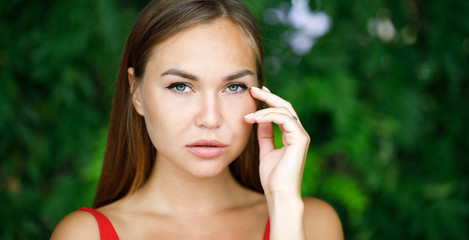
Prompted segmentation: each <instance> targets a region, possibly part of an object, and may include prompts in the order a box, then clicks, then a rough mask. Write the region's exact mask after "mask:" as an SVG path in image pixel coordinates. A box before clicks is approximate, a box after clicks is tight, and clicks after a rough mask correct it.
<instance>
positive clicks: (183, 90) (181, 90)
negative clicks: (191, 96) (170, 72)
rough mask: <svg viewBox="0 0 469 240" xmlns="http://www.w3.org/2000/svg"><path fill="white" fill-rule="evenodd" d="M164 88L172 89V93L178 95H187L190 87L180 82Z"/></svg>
mask: <svg viewBox="0 0 469 240" xmlns="http://www.w3.org/2000/svg"><path fill="white" fill-rule="evenodd" d="M166 88H168V89H173V90H174V91H176V92H178V93H187V92H190V91H191V87H189V86H188V85H187V84H185V83H182V82H176V83H173V84H171V85H169V86H168V87H166Z"/></svg>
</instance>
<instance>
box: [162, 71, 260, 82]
mask: <svg viewBox="0 0 469 240" xmlns="http://www.w3.org/2000/svg"><path fill="white" fill-rule="evenodd" d="M166 75H175V76H179V77H182V78H186V79H189V80H193V81H198V80H199V79H198V78H197V77H196V76H195V75H193V74H190V73H188V72H184V71H182V70H179V69H175V68H171V69H169V70H167V71H165V72H163V73H162V74H161V76H166ZM248 75H250V76H254V72H252V71H251V70H248V69H244V70H241V71H239V72H235V73H233V74H231V75H229V76H227V77H225V78H224V80H225V81H233V80H235V79H238V78H242V77H244V76H248Z"/></svg>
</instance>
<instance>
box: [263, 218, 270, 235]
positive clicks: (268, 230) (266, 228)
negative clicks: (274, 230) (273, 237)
mask: <svg viewBox="0 0 469 240" xmlns="http://www.w3.org/2000/svg"><path fill="white" fill-rule="evenodd" d="M269 238H270V219H267V226H265V232H264V240H269Z"/></svg>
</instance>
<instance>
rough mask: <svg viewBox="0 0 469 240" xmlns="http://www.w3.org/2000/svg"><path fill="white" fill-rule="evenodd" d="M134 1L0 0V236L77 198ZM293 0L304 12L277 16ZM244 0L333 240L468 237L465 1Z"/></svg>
mask: <svg viewBox="0 0 469 240" xmlns="http://www.w3.org/2000/svg"><path fill="white" fill-rule="evenodd" d="M145 2H146V1H137V2H136V1H124V0H120V1H110V0H100V1H91V0H70V1H56V0H49V1H45V2H44V1H40V2H39V1H31V0H24V1H21V0H9V1H6V2H3V3H2V4H1V5H2V7H1V8H0V79H1V82H0V83H1V85H0V131H1V133H2V137H1V138H0V158H1V160H2V161H1V166H0V173H1V174H0V199H1V201H2V202H1V203H2V207H0V217H1V218H2V219H3V220H2V226H1V228H0V238H2V239H48V238H49V236H50V233H51V231H52V229H53V228H54V226H55V225H56V224H57V222H58V221H59V220H60V219H61V218H62V217H64V216H65V215H66V214H67V213H69V212H71V211H73V210H75V209H77V208H79V207H81V206H90V204H91V202H92V199H93V196H94V191H95V187H96V183H97V179H98V176H99V172H100V167H101V158H102V154H103V149H104V144H105V138H106V126H107V121H108V116H109V109H110V104H111V99H112V94H113V86H114V84H113V83H114V79H115V74H116V70H117V66H118V64H119V58H120V53H121V49H122V47H123V44H124V42H125V38H126V35H127V32H128V30H129V29H130V26H131V24H132V23H133V21H134V20H135V17H136V16H137V13H138V11H139V10H140V9H141V8H142V7H143V6H144V5H145ZM301 3H307V5H303V7H304V6H306V8H304V9H309V10H308V11H309V13H310V14H315V15H314V16H313V15H311V16H313V17H311V18H306V19H307V21H303V22H302V18H297V19H296V20H292V19H290V18H289V17H288V13H289V12H290V11H292V9H293V8H294V7H295V6H300V5H301ZM248 4H249V6H250V7H251V8H252V9H254V11H255V12H256V13H257V15H258V18H259V21H260V22H261V26H262V28H263V30H264V35H265V43H266V69H265V71H266V76H267V86H268V87H269V88H270V89H271V90H272V91H273V92H275V93H277V94H279V95H280V96H282V97H284V98H286V99H288V100H290V101H291V102H292V104H293V106H295V108H296V110H297V112H298V115H299V117H300V119H301V121H302V123H303V124H304V125H305V127H306V129H307V130H308V132H309V133H310V135H311V138H312V143H311V147H310V152H309V155H308V162H307V164H306V167H305V174H304V184H303V193H304V195H308V196H316V197H319V198H322V199H325V200H327V201H328V202H330V203H331V204H332V205H333V206H334V207H335V208H336V209H337V211H338V212H339V214H340V216H341V219H342V222H343V225H344V230H345V234H346V238H347V239H377V238H380V239H467V236H468V234H469V233H468V230H466V228H467V226H468V225H469V221H468V220H469V219H468V218H469V202H468V201H467V200H468V199H469V198H468V190H469V181H468V178H467V177H466V176H468V171H469V166H468V165H469V161H468V159H467V156H468V154H469V127H468V124H467V123H468V122H469V111H467V107H468V103H469V86H468V85H469V82H468V80H469V79H468V77H469V74H468V71H469V68H468V66H469V21H468V18H467V16H468V14H469V11H468V10H469V2H467V1H465V0H453V1H443V0H439V1H438V0H437V1H431V2H428V1H426V2H424V1H415V0H398V1H384V0H373V1H364V0H359V1H352V2H350V1H340V0H329V1H324V2H322V1H320V0H316V1H311V2H309V3H308V2H307V1H305V0H304V1H301V0H293V1H292V2H289V1H279V0H269V1H266V0H263V1H250V2H249V3H248ZM298 4H300V5H298ZM296 10H298V9H296ZM296 10H295V11H296ZM300 13H302V14H303V15H301V14H297V15H296V16H303V17H304V16H308V15H307V14H306V13H308V12H300ZM321 14H322V15H321ZM325 16H327V17H328V18H325ZM318 19H319V20H318ZM327 19H328V20H329V21H330V22H327V21H326V20H327ZM313 23H314V24H313ZM301 24H303V25H301ZM320 24H323V25H320ZM324 24H326V25H324ZM327 24H329V25H327ZM321 26H322V27H323V28H322V29H321V28H318V27H321ZM322 30H326V31H323V32H322V33H321V34H317V35H314V34H315V33H317V32H318V31H319V32H320V31H322ZM301 31H307V32H306V33H305V34H303V35H301V34H300V33H302V32H301ZM308 31H309V32H308ZM315 31H316V32H315ZM324 34H325V35H324ZM298 36H299V38H298ZM308 38H309V39H310V40H311V42H308ZM302 44H303V45H302ZM308 44H309V45H311V46H309V48H308ZM298 46H303V47H302V48H297V47H298ZM305 46H306V47H305ZM305 49H306V50H305Z"/></svg>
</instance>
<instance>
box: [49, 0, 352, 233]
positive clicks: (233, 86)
mask: <svg viewBox="0 0 469 240" xmlns="http://www.w3.org/2000/svg"><path fill="white" fill-rule="evenodd" d="M262 67H263V46H262V41H261V38H260V35H259V31H258V28H257V25H256V23H255V20H254V18H253V17H252V15H251V14H250V13H249V11H248V10H247V9H246V7H245V6H244V5H243V4H242V3H240V2H239V1H238V0H155V1H152V2H151V3H150V4H149V5H148V6H147V7H146V8H145V9H144V10H143V11H142V12H141V14H140V16H139V17H138V19H137V20H136V22H135V24H134V26H133V28H132V29H131V31H130V34H129V36H128V39H127V42H126V45H125V48H124V52H123V55H122V60H121V65H120V68H119V72H118V77H117V85H116V92H115V97H114V103H113V109H112V116H111V122H110V127H109V136H108V141H107V146H106V152H105V157H104V164H103V170H102V173H101V178H100V181H99V186H98V191H97V194H96V198H95V202H94V206H93V208H94V209H87V208H83V209H80V211H76V212H73V213H71V214H69V215H68V216H67V217H65V218H64V219H63V220H62V221H61V222H60V223H59V225H58V226H57V227H56V229H55V231H54V233H53V234H52V239H256V240H260V239H263V238H264V239H269V238H270V239H342V238H343V235H342V228H341V224H340V221H339V219H338V217H337V214H336V213H335V211H334V210H333V208H332V207H330V206H329V205H328V204H327V203H325V202H323V201H321V200H318V199H314V198H302V197H301V195H300V189H301V179H302V173H303V166H304V161H305V156H306V153H307V149H308V145H309V137H308V134H307V133H306V131H305V130H304V128H303V127H302V125H301V123H300V121H299V120H298V118H297V116H296V113H295V110H294V109H293V108H292V106H291V105H290V104H289V103H288V102H287V101H285V100H283V99H281V98H280V97H278V96H276V95H274V94H272V93H270V91H269V90H268V89H267V88H265V87H263V72H262ZM261 102H265V103H266V104H267V106H268V108H265V109H261V107H260V106H261ZM272 123H275V124H278V126H279V127H280V129H281V131H282V139H283V144H284V147H283V148H280V149H275V148H274V143H273V129H272Z"/></svg>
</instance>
